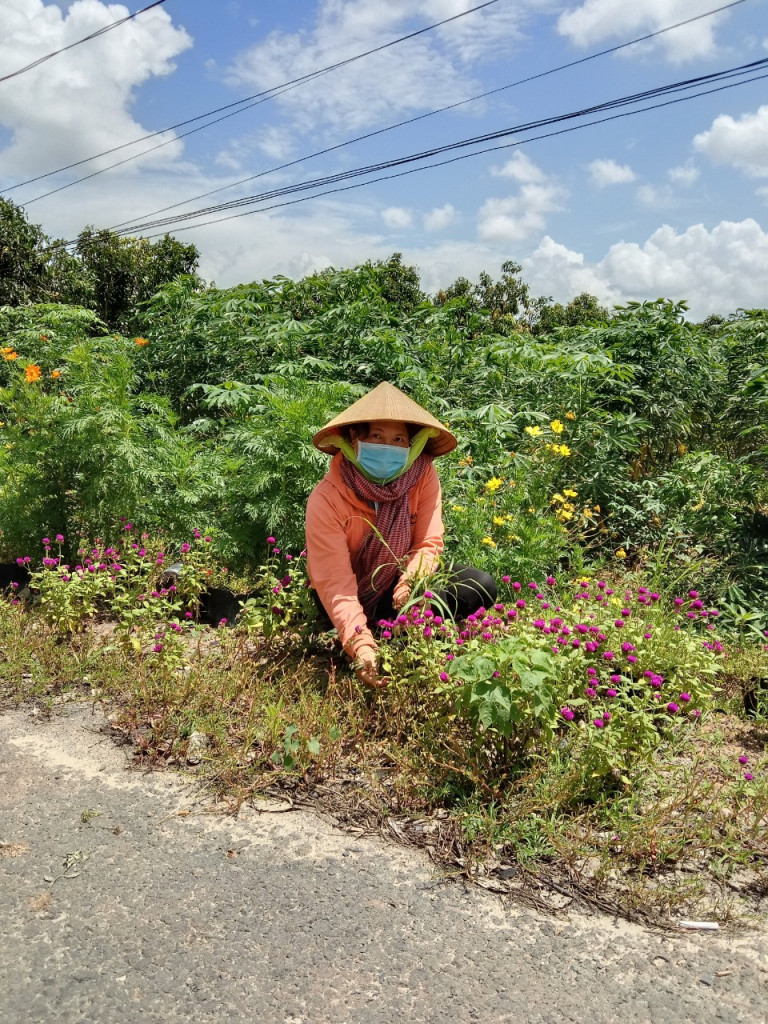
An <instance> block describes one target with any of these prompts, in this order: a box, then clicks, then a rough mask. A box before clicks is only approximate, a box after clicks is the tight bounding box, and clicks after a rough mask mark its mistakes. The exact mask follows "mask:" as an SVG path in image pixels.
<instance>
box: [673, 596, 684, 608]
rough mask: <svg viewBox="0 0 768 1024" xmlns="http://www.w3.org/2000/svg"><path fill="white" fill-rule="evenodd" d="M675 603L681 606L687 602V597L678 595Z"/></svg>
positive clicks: (676, 605)
mask: <svg viewBox="0 0 768 1024" xmlns="http://www.w3.org/2000/svg"><path fill="white" fill-rule="evenodd" d="M673 604H674V605H675V607H676V608H681V607H682V606H683V605H684V604H685V598H683V597H676V598H675V600H674V601H673Z"/></svg>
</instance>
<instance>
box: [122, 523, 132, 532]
mask: <svg viewBox="0 0 768 1024" xmlns="http://www.w3.org/2000/svg"><path fill="white" fill-rule="evenodd" d="M123 529H124V530H132V529H133V523H126V524H125V526H124V527H123Z"/></svg>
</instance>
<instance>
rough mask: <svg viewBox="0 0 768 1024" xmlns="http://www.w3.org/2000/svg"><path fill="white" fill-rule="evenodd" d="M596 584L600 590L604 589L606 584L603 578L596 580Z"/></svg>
mask: <svg viewBox="0 0 768 1024" xmlns="http://www.w3.org/2000/svg"><path fill="white" fill-rule="evenodd" d="M597 585H598V587H600V589H601V590H605V588H606V587H607V586H608V584H607V583H606V582H605V580H598V581H597Z"/></svg>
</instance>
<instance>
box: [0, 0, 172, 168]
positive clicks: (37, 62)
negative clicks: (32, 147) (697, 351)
mask: <svg viewBox="0 0 768 1024" xmlns="http://www.w3.org/2000/svg"><path fill="white" fill-rule="evenodd" d="M164 3H165V0H155V3H153V4H150V5H149V6H148V7H143V8H142V9H141V10H140V11H136V12H134V13H133V14H129V15H127V16H126V17H125V18H120V19H118V21H112V22H110V23H109V25H104V26H103V27H102V28H99V29H96V31H95V32H91V34H90V35H87V36H83V38H82V39H78V40H77V42H74V43H70V44H69V45H68V46H62V47H61V49H60V50H54V51H53V52H52V53H46V55H45V56H44V57H38V58H37V60H33V61H32V63H31V64H26V65H25V66H24V67H23V68H19V69H18V70H17V71H11V73H10V74H8V75H2V76H1V77H0V82H7V81H8V79H9V78H16V76H17V75H23V74H24V72H25V71H31V70H32V69H33V68H37V67H39V66H40V65H41V64H45V62H46V61H47V60H50V59H51V57H58V55H59V54H60V53H66V51H67V50H73V49H74V48H75V47H76V46H80V44H81V43H87V42H88V41H89V40H91V39H96V38H97V37H98V36H103V35H104V33H105V32H111V31H112V29H113V28H117V27H118V26H119V25H124V24H125V23H126V22H127V21H132V20H133V19H134V18H138V16H139V15H140V14H146V12H147V11H151V10H152V8H153V7H159V6H160V5H161V4H164ZM15 187H16V186H14V188H15Z"/></svg>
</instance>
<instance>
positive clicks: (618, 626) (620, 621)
mask: <svg viewBox="0 0 768 1024" xmlns="http://www.w3.org/2000/svg"><path fill="white" fill-rule="evenodd" d="M623 625H624V619H616V621H615V622H614V626H615V627H616V629H621V627H622V626H623Z"/></svg>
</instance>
